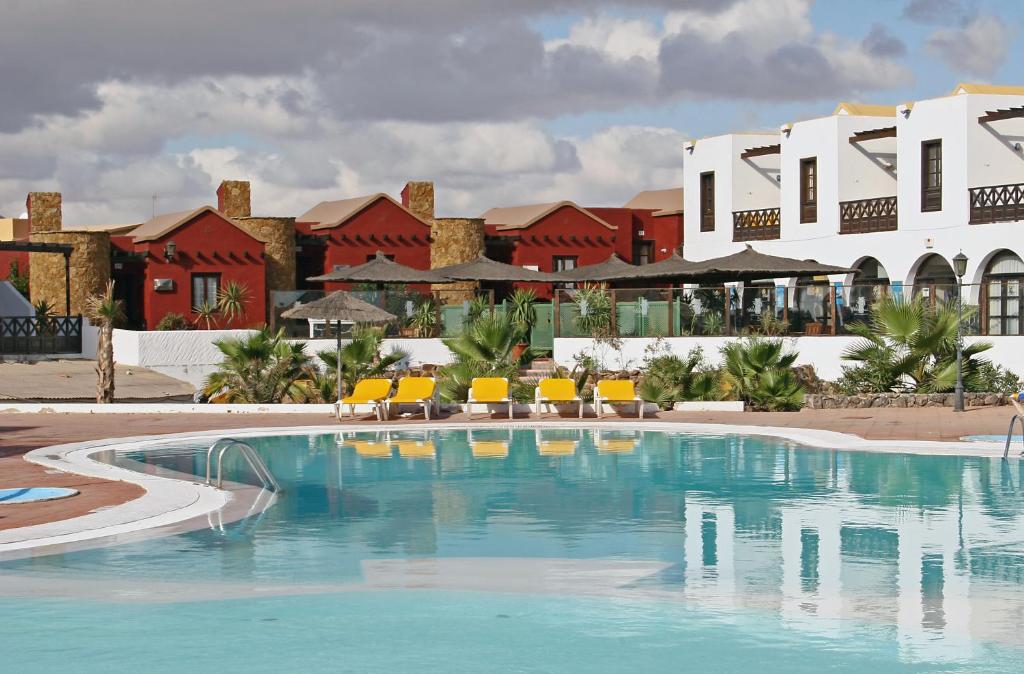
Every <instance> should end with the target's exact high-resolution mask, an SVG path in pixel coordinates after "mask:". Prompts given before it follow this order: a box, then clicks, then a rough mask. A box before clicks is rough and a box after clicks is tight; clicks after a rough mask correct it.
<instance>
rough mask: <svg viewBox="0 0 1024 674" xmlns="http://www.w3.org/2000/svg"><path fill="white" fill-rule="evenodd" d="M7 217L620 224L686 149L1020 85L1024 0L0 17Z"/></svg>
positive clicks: (317, 1)
mask: <svg viewBox="0 0 1024 674" xmlns="http://www.w3.org/2000/svg"><path fill="white" fill-rule="evenodd" d="M0 7H2V8H3V12H2V17H3V18H2V20H0V84H2V86H3V92H2V98H0V100H2V103H0V213H3V214H6V215H15V216H16V215H19V214H20V213H21V212H22V211H24V200H25V195H26V193H28V192H29V191H33V190H59V191H61V192H63V193H64V216H65V223H67V224H68V225H75V224H98V223H122V222H139V221H141V220H144V219H146V218H148V217H149V216H150V213H151V211H152V208H153V197H154V196H156V197H157V201H156V203H157V211H158V212H159V211H164V212H166V211H171V210H180V209H184V208H192V207H197V206H199V205H202V204H205V203H210V202H211V200H212V199H213V198H214V197H213V191H214V189H215V187H216V185H217V184H218V183H219V182H220V180H221V179H224V178H233V179H246V180H250V181H252V183H253V207H254V212H255V213H256V214H260V215H297V214H298V213H300V212H302V211H304V210H306V209H307V208H309V207H310V206H312V205H313V204H315V203H316V202H318V201H322V200H324V199H340V198H345V197H351V196H358V195H361V194H367V193H371V192H376V191H385V192H389V193H392V194H397V192H398V191H399V190H400V189H401V187H402V185H403V184H404V183H405V182H406V181H407V180H410V179H419V180H423V179H432V180H434V181H435V183H436V185H437V202H438V212H439V214H442V215H478V214H479V213H480V212H482V211H483V210H485V209H486V208H488V207H490V206H495V205H511V204H516V203H529V202H536V201H546V200H554V199H574V200H578V201H580V202H583V203H586V204H589V205H620V204H621V203H623V202H624V201H625V200H626V199H628V198H629V197H630V196H631V195H632V194H633V193H634V192H636V191H638V190H640V189H646V188H661V187H671V186H673V185H677V184H679V183H680V181H681V151H680V145H681V143H682V141H683V140H684V139H686V138H690V137H699V136H705V135H710V134H715V133H720V132H725V131H729V130H734V129H761V128H777V127H778V125H779V124H781V123H784V122H786V121H789V120H791V119H795V118H800V117H807V116H813V115H817V114H827V113H829V112H830V111H831V109H832V108H833V107H834V105H835V103H836V101H838V100H840V99H845V100H857V101H864V102H879V103H883V102H888V103H897V102H902V101H906V100H912V99H915V98H927V97H931V96H936V95H941V94H945V93H947V92H948V91H949V90H950V89H952V87H953V85H954V84H955V83H956V82H957V81H961V80H966V81H987V82H999V83H1012V84H1024V74H1021V72H1020V71H1019V69H1018V70H1017V72H1013V69H1012V68H1011V64H1012V63H1014V62H1017V63H1020V62H1021V61H1022V58H1024V46H1022V38H1021V29H1022V24H1024V7H1022V5H1021V3H1020V1H1019V0H855V1H851V0H818V1H817V2H815V1H814V0H628V1H626V0H619V1H614V0H340V1H339V0H288V2H282V1H281V0H213V1H212V2H211V1H210V0H173V1H167V2H165V1H164V0H139V1H137V2H127V1H125V0H90V1H89V2H81V0H0Z"/></svg>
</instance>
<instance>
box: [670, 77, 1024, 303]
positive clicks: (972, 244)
mask: <svg viewBox="0 0 1024 674" xmlns="http://www.w3.org/2000/svg"><path fill="white" fill-rule="evenodd" d="M1021 106H1024V88H1016V89H1015V88H1008V87H987V86H985V85H973V86H972V85H966V86H958V87H957V88H956V89H955V90H954V91H953V92H952V93H950V94H949V95H947V96H941V97H938V98H934V99H930V100H923V101H917V102H914V103H912V104H904V105H898V106H893V107H892V108H890V109H889V110H890V111H891V112H886V111H885V109H884V108H882V106H856V105H851V106H848V107H847V108H844V107H843V105H841V106H840V107H839V108H837V111H836V113H835V114H833V115H831V116H829V117H823V118H819V119H811V120H806V121H798V122H794V123H792V124H787V125H785V126H784V127H782V128H781V129H780V131H779V132H778V133H773V134H769V135H764V134H762V135H750V134H732V135H727V136H716V137H713V138H707V139H700V140H698V141H696V142H693V143H691V144H688V145H687V146H685V147H684V151H683V183H684V194H685V206H686V213H687V217H686V221H685V225H684V227H685V236H684V241H685V249H684V254H685V257H686V258H687V259H692V260H705V259H709V258H714V257H718V256H721V255H727V254H730V253H734V252H737V251H739V250H742V248H743V246H744V245H745V244H744V242H742V241H735V240H734V237H733V231H732V222H731V220H732V214H733V213H734V212H738V211H744V210H748V209H750V208H779V209H780V219H781V226H780V233H779V236H778V238H777V239H772V240H764V241H760V240H759V241H755V242H753V245H754V247H755V248H756V249H757V250H759V251H761V252H764V253H769V254H773V255H783V256H787V257H795V258H800V259H814V260H816V261H818V262H823V263H829V264H835V265H841V266H847V267H855V266H857V265H858V264H859V263H860V262H862V261H863V260H865V259H866V258H869V257H870V258H875V259H876V260H878V262H879V263H881V265H882V266H883V267H884V270H885V271H886V272H887V273H888V278H889V279H890V280H891V281H893V282H899V283H902V284H904V285H906V286H910V285H913V283H914V281H915V278H916V276H917V273H918V270H919V267H920V266H921V264H922V261H923V260H925V258H927V257H928V256H929V255H931V254H938V255H940V256H942V258H944V259H945V260H946V261H947V262H949V261H951V260H952V258H953V256H954V255H956V254H957V253H958V252H960V251H963V253H964V254H965V255H967V257H968V259H969V262H968V267H967V274H966V275H965V277H964V283H967V284H973V283H980V282H981V281H982V278H983V277H984V275H985V273H986V269H987V267H988V265H989V262H990V261H991V260H992V258H993V256H994V255H996V254H997V253H999V252H1001V251H1012V252H1013V253H1015V254H1016V255H1017V256H1019V257H1021V258H1022V259H1024V237H1022V236H1021V226H1022V223H1021V222H1020V221H1019V220H1014V221H1011V222H986V223H984V224H970V222H971V196H970V190H971V189H974V188H980V187H989V186H1001V185H1016V184H1021V183H1024V151H1022V150H1021V144H1022V143H1024V118H1022V117H1016V118H1005V119H998V120H994V121H989V122H985V123H982V122H979V117H982V116H985V115H986V114H987V113H989V112H991V111H997V110H1006V109H1011V108H1017V107H1021ZM889 127H895V137H892V136H891V135H890V136H888V137H875V138H871V139H868V140H864V141H855V142H851V137H853V136H854V134H855V133H856V132H859V131H861V132H863V131H880V130H882V129H885V128H889ZM935 140H938V141H941V157H942V169H941V182H942V187H941V208H940V209H938V210H933V211H925V210H922V180H923V176H922V151H923V149H922V143H923V142H926V141H935ZM770 144H778V145H779V146H780V149H779V154H777V155H768V156H761V157H756V158H754V159H751V160H749V161H751V162H760V163H762V164H764V163H766V161H767V160H774V161H776V162H777V163H778V166H779V169H780V171H781V181H780V184H779V188H778V195H777V197H776V198H775V199H774V200H773V199H772V198H771V194H770V193H768V192H766V191H765V190H763V189H762V187H763V182H764V181H763V178H762V177H761V176H760V175H758V174H757V173H756V172H753V171H750V170H746V171H737V170H736V167H737V165H738V164H737V162H739V163H741V164H742V163H745V162H744V160H741V159H740V158H739V157H740V154H741V153H742V152H743V151H744V150H745V149H749V148H751V147H755V146H764V145H770ZM809 157H815V158H817V175H816V179H817V188H818V193H817V204H816V209H817V218H816V219H815V220H813V221H811V222H801V218H800V210H801V208H800V207H801V180H800V161H801V159H805V158H809ZM710 170H714V171H716V183H717V185H716V187H717V190H716V226H715V231H714V232H702V231H701V227H700V224H701V219H700V217H699V214H700V176H701V174H702V173H704V172H706V171H710ZM894 196H895V197H897V204H896V209H897V222H898V227H897V229H896V230H895V231H878V232H870V233H848V234H841V233H840V204H841V203H842V202H851V201H857V200H864V199H879V198H886V197H890V198H891V197H894ZM755 202H756V203H755ZM851 280H852V278H849V277H844V276H836V277H833V278H830V281H832V282H844V283H849V282H850V281H851ZM778 282H779V283H780V284H782V283H784V282H785V281H784V280H779V281H778ZM971 292H972V295H971V296H970V297H968V298H965V299H970V300H973V301H977V299H978V297H977V293H978V290H977V289H976V288H975V289H972V290H971Z"/></svg>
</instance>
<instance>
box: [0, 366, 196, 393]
mask: <svg viewBox="0 0 1024 674" xmlns="http://www.w3.org/2000/svg"><path fill="white" fill-rule="evenodd" d="M114 378H115V380H116V381H117V390H116V391H115V392H114V398H115V400H117V401H118V402H132V401H136V402H137V401H146V402H160V401H162V400H187V401H189V402H191V401H192V394H193V393H195V390H196V389H195V387H194V386H192V385H191V384H189V383H187V382H183V381H181V380H178V379H174V378H173V377H168V376H167V375H165V374H160V373H159V372H154V371H152V370H147V369H146V368H144V367H139V366H138V365H115V366H114ZM0 400H14V401H21V402H54V401H61V402H89V403H91V402H96V361H94V360H40V361H36V362H34V363H14V362H2V361H0Z"/></svg>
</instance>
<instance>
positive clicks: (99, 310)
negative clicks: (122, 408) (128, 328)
mask: <svg viewBox="0 0 1024 674" xmlns="http://www.w3.org/2000/svg"><path fill="white" fill-rule="evenodd" d="M85 314H86V316H87V317H88V318H89V320H90V321H91V322H92V323H93V325H96V326H97V327H99V329H100V334H99V340H98V341H97V342H96V402H98V403H112V402H114V326H116V325H117V324H118V323H120V322H121V321H122V320H124V304H123V303H122V302H121V300H117V299H114V282H113V281H107V285H106V287H105V288H104V290H103V292H102V293H99V294H97V295H92V296H90V297H89V298H88V299H86V301H85Z"/></svg>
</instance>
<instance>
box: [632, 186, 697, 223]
mask: <svg viewBox="0 0 1024 674" xmlns="http://www.w3.org/2000/svg"><path fill="white" fill-rule="evenodd" d="M623 208H635V209H637V210H652V211H655V212H654V215H655V216H659V215H675V214H677V213H682V212H683V188H682V187H670V188H669V189H665V190H644V191H643V192H638V193H637V194H636V195H635V196H634V197H633V198H632V199H630V200H629V201H627V202H626V203H625V204H624V205H623Z"/></svg>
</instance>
